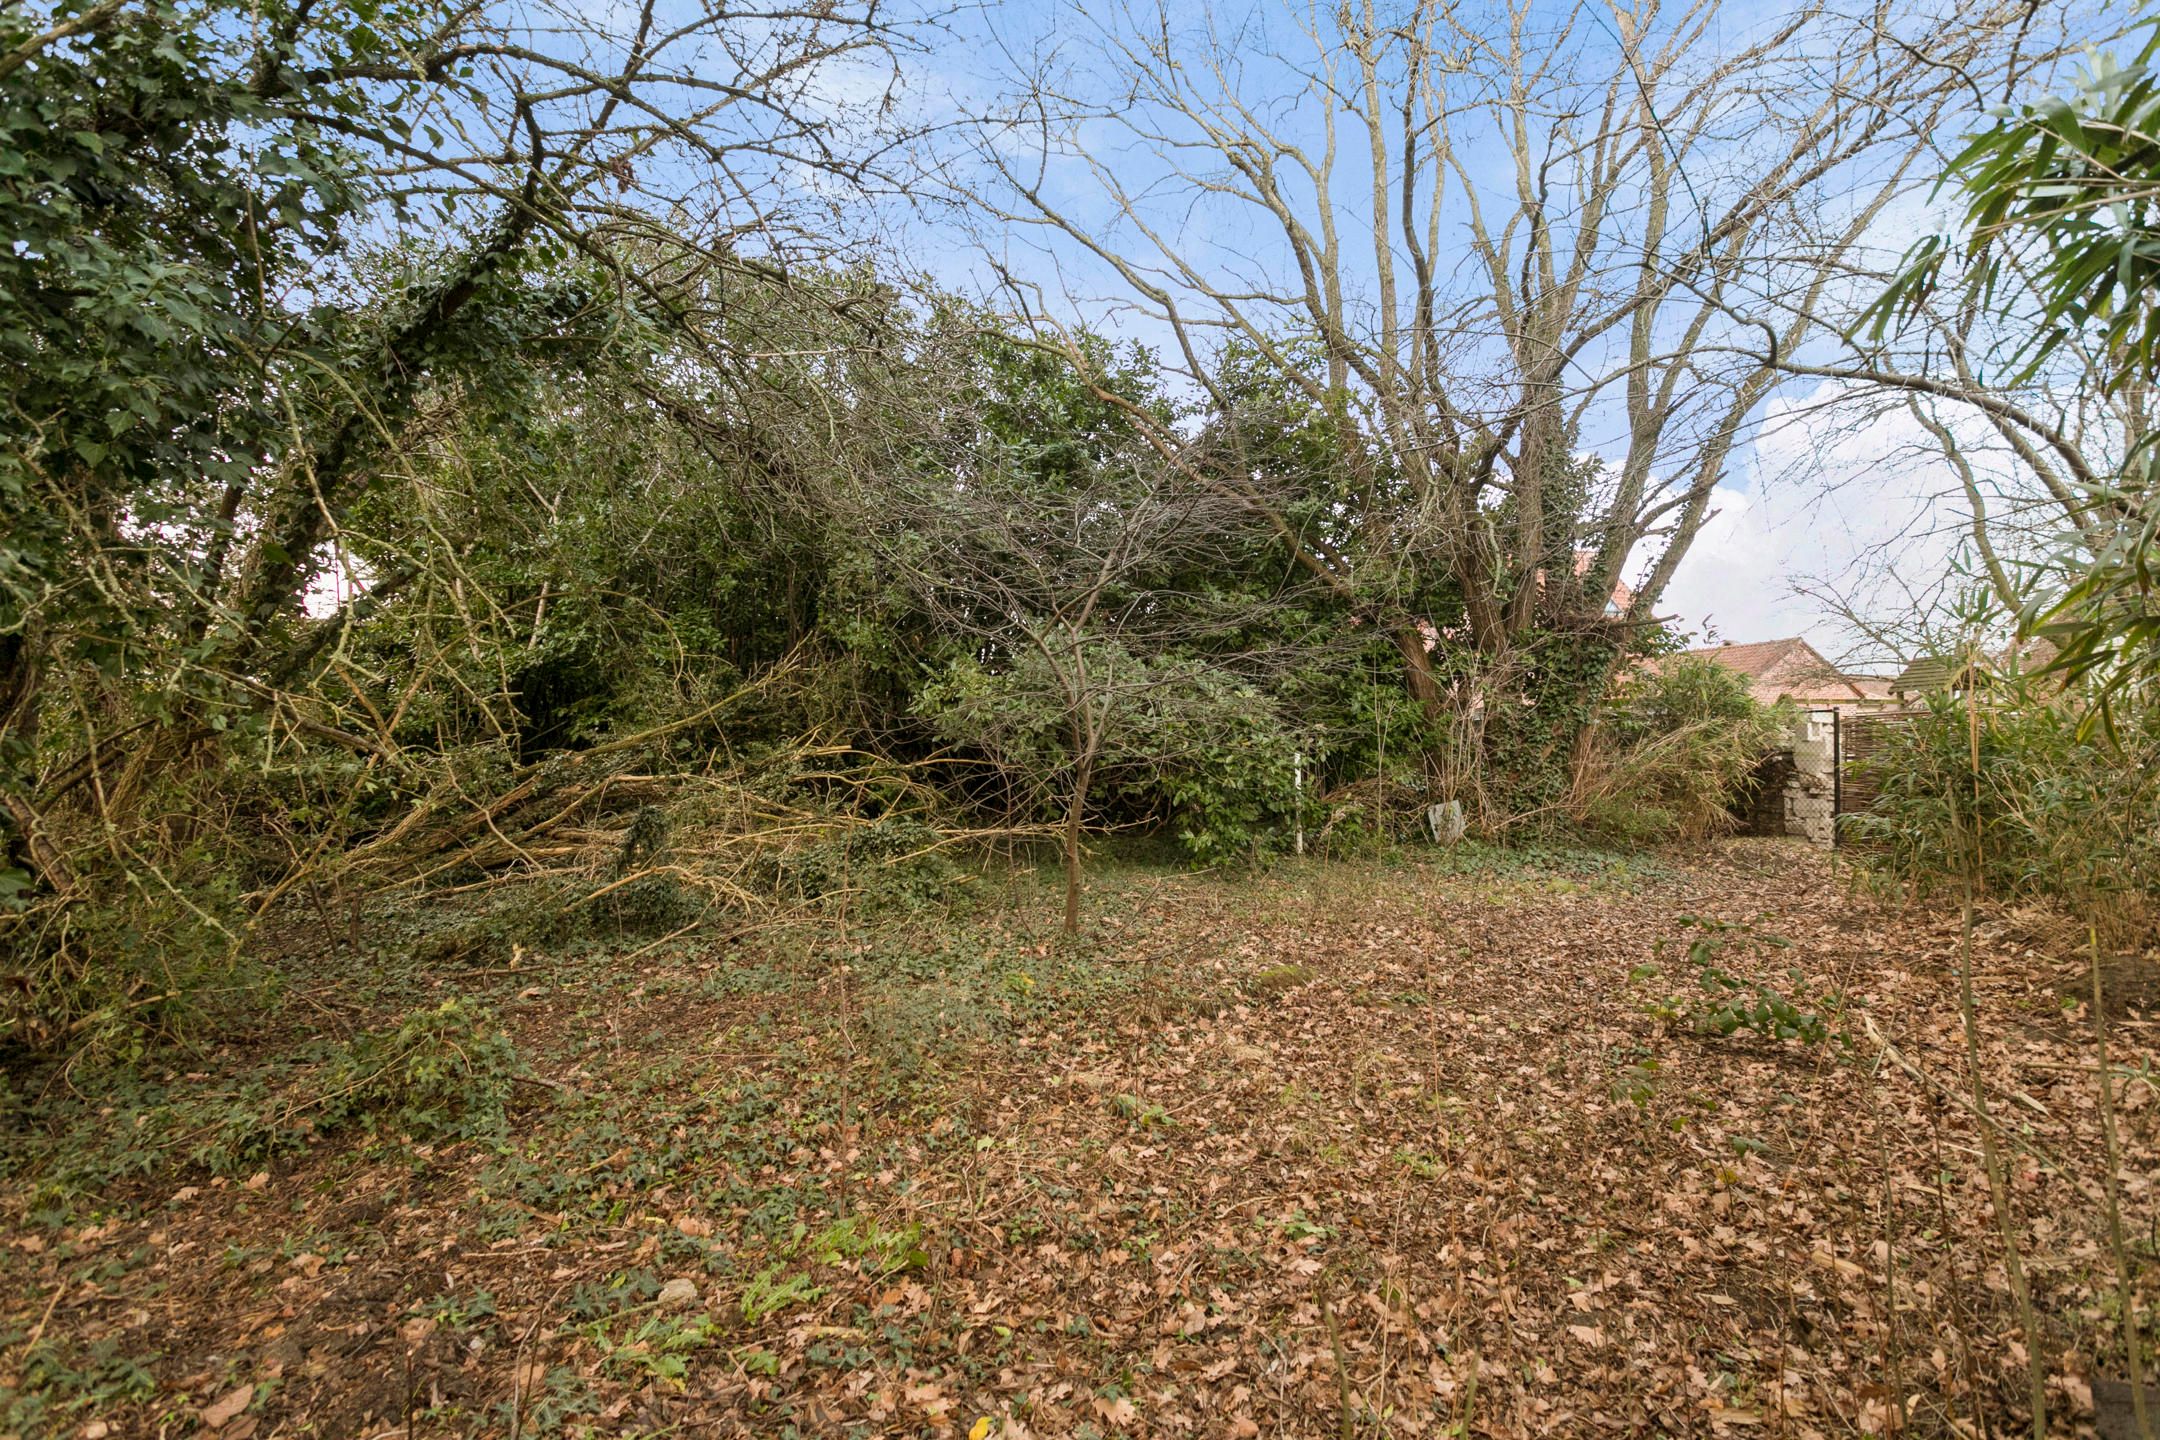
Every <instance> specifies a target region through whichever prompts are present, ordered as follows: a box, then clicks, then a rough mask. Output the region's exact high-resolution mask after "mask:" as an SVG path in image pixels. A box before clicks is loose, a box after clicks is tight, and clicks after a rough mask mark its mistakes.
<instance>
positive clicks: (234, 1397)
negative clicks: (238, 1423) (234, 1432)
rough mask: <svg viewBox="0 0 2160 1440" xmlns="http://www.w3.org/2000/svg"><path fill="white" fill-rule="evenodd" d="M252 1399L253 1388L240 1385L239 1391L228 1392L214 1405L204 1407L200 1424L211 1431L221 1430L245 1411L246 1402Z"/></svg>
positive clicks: (253, 1395) (253, 1396)
mask: <svg viewBox="0 0 2160 1440" xmlns="http://www.w3.org/2000/svg"><path fill="white" fill-rule="evenodd" d="M254 1398H255V1387H254V1386H253V1385H242V1386H241V1387H240V1388H239V1389H237V1390H233V1391H230V1392H228V1393H227V1394H226V1396H225V1398H224V1399H222V1400H220V1401H218V1402H217V1403H216V1404H215V1405H206V1406H204V1407H203V1412H202V1422H203V1424H205V1425H207V1426H209V1427H210V1428H211V1429H212V1430H222V1429H224V1428H225V1425H226V1423H227V1422H228V1421H230V1420H231V1419H233V1417H234V1416H236V1415H238V1414H239V1413H240V1412H241V1411H243V1410H245V1409H247V1407H248V1402H249V1401H250V1400H253V1399H254Z"/></svg>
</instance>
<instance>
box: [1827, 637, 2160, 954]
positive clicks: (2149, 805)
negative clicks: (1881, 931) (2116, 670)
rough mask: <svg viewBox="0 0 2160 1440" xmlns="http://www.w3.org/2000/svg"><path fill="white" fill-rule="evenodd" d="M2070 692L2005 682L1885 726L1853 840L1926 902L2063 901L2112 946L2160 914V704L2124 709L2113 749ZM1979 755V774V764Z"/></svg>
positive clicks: (2143, 930) (1853, 820) (1939, 701)
mask: <svg viewBox="0 0 2160 1440" xmlns="http://www.w3.org/2000/svg"><path fill="white" fill-rule="evenodd" d="M2083 719H2084V711H2083V708H2082V706H2081V705H2080V703H2079V701H2078V698H2077V697H2076V696H2075V695H2072V694H2064V693H2060V692H2057V693H2052V694H2050V693H2047V692H2046V691H2044V690H2042V689H2041V688H2040V686H2039V685H2038V684H2036V683H2035V682H2033V681H2031V680H2028V679H2024V678H2020V677H2006V678H2003V679H2001V680H2000V681H1999V682H1998V683H1996V684H1995V685H1993V686H1992V687H1991V688H1990V690H1989V691H1988V693H1987V695H1986V698H1985V700H1984V701H1983V703H1979V704H1976V705H1968V704H1967V703H1966V702H1965V701H1964V700H1963V699H1960V698H1957V697H1952V696H1947V695H1946V696H1938V697H1936V698H1934V699H1933V700H1931V701H1930V702H1929V705H1928V708H1927V710H1926V711H1925V713H1922V714H1920V715H1918V716H1916V717H1915V718H1914V719H1913V721H1912V723H1911V724H1910V725H1906V726H1895V727H1890V728H1888V729H1887V731H1886V734H1885V737H1884V744H1883V747H1882V749H1881V750H1880V751H1878V752H1877V753H1876V754H1874V755H1872V756H1870V757H1869V759H1868V760H1867V762H1866V766H1867V770H1868V771H1869V772H1870V773H1871V774H1872V777H1873V778H1874V780H1875V782H1876V784H1877V785H1878V787H1879V789H1878V791H1877V794H1876V797H1875V800H1874V801H1873V803H1872V804H1871V805H1870V807H1869V809H1868V810H1867V811H1866V812H1865V813H1864V814H1860V815H1855V816H1852V817H1850V818H1849V819H1848V820H1847V821H1846V824H1847V826H1848V827H1849V832H1848V833H1849V834H1850V835H1851V836H1852V837H1853V839H1855V840H1856V841H1858V842H1860V844H1861V847H1862V851H1863V853H1865V854H1868V855H1869V857H1870V858H1869V864H1870V865H1871V866H1872V868H1873V869H1874V870H1875V872H1876V873H1877V874H1878V875H1880V876H1882V877H1884V878H1887V879H1890V880H1893V881H1895V882H1897V883H1900V884H1902V885H1905V886H1907V887H1909V888H1911V889H1912V890H1914V891H1916V892H1918V893H1922V894H1925V893H1929V892H1931V891H1933V892H1955V891H1956V890H1957V889H1958V888H1959V887H1960V886H1961V885H1962V883H1963V878H1964V876H1965V875H1966V874H1967V873H1971V874H1972V876H1973V879H1974V882H1975V888H1976V889H1977V891H1978V892H1979V893H1980V894H1982V895H1983V896H1987V897H1991V898H1994V899H1998V900H2011V901H2029V900H2052V901H2057V902H2068V903H2070V904H2073V905H2075V906H2077V907H2078V908H2079V909H2080V911H2081V912H2082V913H2083V914H2084V915H2086V916H2088V917H2090V918H2091V919H2092V920H2093V921H2094V922H2095V923H2098V924H2099V925H2100V926H2101V928H2102V930H2103V932H2104V933H2106V934H2107V935H2108V936H2109V937H2110V938H2123V937H2130V936H2135V935H2138V934H2149V933H2150V931H2151V926H2152V924H2153V923H2154V920H2155V918H2156V916H2160V825H2156V824H2155V823H2154V817H2155V816H2156V815H2160V707H2153V706H2147V707H2145V708H2143V709H2141V710H2127V709H2126V710H2120V711H2119V712H2118V715H2117V721H2116V724H2117V730H2116V735H2115V737H2114V739H2112V740H2110V739H2109V738H2107V737H2106V736H2105V734H2104V733H2092V732H2093V727H2089V726H2085V725H2083V724H2082V721H2083ZM1976 755H1977V758H1978V765H1977V768H1976V767H1975V764H1974V760H1975V756H1976Z"/></svg>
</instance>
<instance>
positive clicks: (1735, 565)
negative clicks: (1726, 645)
mask: <svg viewBox="0 0 2160 1440" xmlns="http://www.w3.org/2000/svg"><path fill="white" fill-rule="evenodd" d="M1955 488H1956V479H1955V477H1954V476H1953V475H1952V474H1951V473H1950V472H1949V471H1948V469H1947V467H1946V465H1945V463H1944V461H1943V460H1942V458H1941V457H1940V455H1939V454H1938V453H1936V452H1935V451H1934V450H1933V447H1932V444H1931V442H1930V439H1929V436H1928V434H1927V431H1926V430H1925V429H1924V428H1923V427H1922V426H1921V425H1920V423H1919V421H1918V420H1916V419H1915V418H1914V417H1913V416H1912V415H1911V414H1910V413H1909V412H1908V411H1906V410H1905V409H1904V408H1902V406H1888V405H1885V404H1884V403H1883V402H1881V401H1880V400H1872V401H1871V400H1864V399H1856V398H1854V397H1852V396H1850V395H1848V394H1845V393H1844V392H1841V391H1840V390H1838V389H1837V388H1836V387H1834V386H1831V385H1827V384H1826V385H1824V386H1821V387H1819V388H1818V389H1816V390H1815V391H1814V392H1813V393H1811V394H1805V395H1792V396H1787V397H1780V398H1778V399H1776V400H1773V401H1772V402H1771V403H1770V405H1769V406H1768V408H1767V410H1766V413H1765V415H1764V420H1763V426H1762V430H1761V432H1760V433H1759V435H1758V437H1757V439H1756V442H1755V445H1754V447H1753V450H1752V454H1751V456H1750V463H1749V464H1748V465H1746V466H1745V467H1744V470H1743V473H1742V474H1741V476H1740V477H1739V478H1738V483H1734V484H1729V485H1725V486H1720V487H1719V488H1718V490H1717V492H1716V495H1715V499H1714V502H1713V509H1714V511H1715V513H1714V514H1713V515H1712V516H1711V518H1710V519H1709V520H1707V521H1706V522H1705V523H1704V525H1703V528H1702V532H1701V533H1700V534H1699V535H1698V536H1697V537H1696V540H1695V544H1694V545H1693V546H1692V547H1691V548H1690V549H1689V551H1688V554H1687V556H1686V558H1685V559H1683V560H1682V561H1681V563H1680V567H1679V569H1678V570H1677V571H1676V572H1675V574H1674V577H1673V583H1672V584H1671V585H1670V586H1669V587H1668V588H1667V589H1666V592H1665V595H1664V597H1663V599H1662V601H1661V602H1660V604H1659V605H1658V613H1659V614H1661V615H1671V616H1675V617H1677V619H1678V621H1679V623H1680V625H1681V626H1682V627H1683V628H1685V629H1690V630H1694V631H1696V632H1697V633H1705V632H1708V633H1712V634H1714V635H1715V636H1716V638H1717V639H1719V640H1723V641H1732V642H1745V641H1751V640H1772V639H1778V638H1781V637H1783V636H1787V635H1804V636H1806V637H1807V638H1808V639H1809V640H1810V641H1811V642H1812V643H1813V644H1814V645H1815V646H1816V648H1818V649H1820V650H1822V651H1823V652H1824V653H1825V654H1827V655H1830V656H1832V657H1852V656H1855V655H1860V656H1866V654H1867V652H1868V650H1869V649H1870V647H1869V646H1868V645H1866V644H1865V643H1864V642H1863V639H1862V637H1861V636H1860V635H1859V634H1858V633H1857V632H1856V631H1855V630H1854V629H1853V627H1852V626H1851V625H1850V624H1849V623H1848V622H1847V620H1846V619H1845V617H1844V616H1843V615H1842V614H1840V613H1839V605H1838V603H1837V602H1838V601H1843V602H1844V603H1845V604H1846V605H1849V606H1851V607H1853V608H1854V609H1857V610H1859V611H1861V612H1862V613H1863V614H1865V615H1867V616H1868V617H1869V619H1870V620H1872V621H1883V622H1888V623H1890V624H1891V625H1892V626H1894V627H1900V628H1901V627H1902V624H1903V623H1906V622H1910V621H1911V620H1912V619H1913V618H1914V610H1915V606H1916V605H1917V604H1919V603H1921V602H1919V601H1917V600H1916V599H1915V597H1916V596H1925V595H1928V594H1930V593H1932V592H1933V591H1934V590H1935V588H1936V587H1937V586H1938V585H1939V584H1940V582H1941V581H1942V579H1943V577H1944V576H1945V575H1946V574H1948V573H1949V571H1950V569H1951V562H1952V558H1953V556H1954V555H1955V553H1956V551H1957V549H1958V545H1959V539H1960V527H1961V526H1962V524H1963V523H1964V515H1963V510H1962V507H1961V506H1960V505H1958V504H1957V503H1956V502H1955V501H1954V500H1953V499H1952V498H1951V494H1952V492H1953V491H1954V490H1955ZM1869 658H1879V656H1878V657H1869Z"/></svg>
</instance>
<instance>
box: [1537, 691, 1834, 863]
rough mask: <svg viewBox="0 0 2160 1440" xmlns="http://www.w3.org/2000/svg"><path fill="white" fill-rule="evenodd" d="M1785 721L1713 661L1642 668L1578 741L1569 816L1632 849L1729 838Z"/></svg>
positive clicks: (1779, 710) (1781, 713) (1783, 715)
mask: <svg viewBox="0 0 2160 1440" xmlns="http://www.w3.org/2000/svg"><path fill="white" fill-rule="evenodd" d="M1791 721H1792V716H1791V715H1790V713H1789V712H1787V711H1786V710H1784V709H1783V708H1773V707H1771V706H1766V705H1762V704H1760V703H1758V702H1757V701H1756V700H1755V699H1754V698H1753V697H1752V696H1750V695H1749V694H1748V689H1747V681H1746V680H1745V679H1743V678H1742V677H1741V676H1740V675H1739V674H1738V673H1737V672H1736V671H1733V670H1730V669H1727V668H1726V667H1725V666H1723V665H1720V664H1718V663H1716V662H1715V661H1712V660H1706V659H1702V658H1700V657H1697V656H1690V655H1675V656H1671V657H1668V658H1666V659H1664V660H1662V661H1660V662H1659V663H1657V664H1656V665H1654V666H1644V667H1643V668H1641V669H1639V670H1637V671H1635V672H1634V673H1632V674H1630V675H1628V676H1627V677H1626V678H1624V679H1623V680H1622V681H1621V683H1620V684H1619V686H1618V687H1617V688H1616V690H1615V692H1614V695H1613V697H1612V700H1611V702H1610V703H1609V704H1608V705H1607V706H1606V707H1605V709H1604V711H1603V712H1602V713H1601V714H1600V715H1599V717H1598V720H1597V722H1596V723H1595V724H1594V725H1593V727H1592V728H1591V730H1590V732H1589V733H1588V735H1587V736H1586V738H1585V739H1584V742H1583V748H1582V752H1581V754H1580V756H1579V757H1578V764H1577V766H1576V772H1575V783H1574V788H1573V790H1572V792H1571V794H1570V796H1569V801H1568V804H1569V811H1570V814H1571V817H1572V818H1573V819H1574V820H1575V821H1576V822H1577V823H1578V824H1580V825H1582V826H1583V827H1584V828H1585V829H1588V830H1590V831H1592V832H1594V833H1597V834H1601V835H1605V836H1608V837H1611V838H1613V839H1617V840H1624V841H1631V842H1647V841H1655V840H1663V839H1679V840H1700V839H1705V838H1707V837H1709V836H1712V835H1716V834H1720V833H1723V832H1725V831H1728V830H1730V829H1731V828H1732V827H1733V824H1734V817H1733V810H1732V806H1733V802H1734V801H1735V800H1736V799H1737V798H1738V797H1739V796H1740V794H1741V792H1742V791H1743V789H1744V788H1745V786H1746V784H1747V780H1748V777H1749V776H1750V775H1751V774H1752V773H1753V772H1754V769H1755V767H1756V765H1757V764H1759V763H1760V762H1761V760H1762V758H1763V756H1764V755H1766V754H1767V753H1769V752H1770V751H1772V750H1774V749H1776V748H1778V747H1779V745H1780V744H1782V743H1783V739H1784V736H1785V734H1786V732H1787V730H1788V729H1789V728H1790V725H1791Z"/></svg>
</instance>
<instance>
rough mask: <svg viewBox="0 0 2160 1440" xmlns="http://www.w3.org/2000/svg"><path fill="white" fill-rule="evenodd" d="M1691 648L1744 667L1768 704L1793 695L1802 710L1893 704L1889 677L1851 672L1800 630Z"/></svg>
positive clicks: (1757, 695) (1698, 655)
mask: <svg viewBox="0 0 2160 1440" xmlns="http://www.w3.org/2000/svg"><path fill="white" fill-rule="evenodd" d="M1687 653H1688V654H1690V655H1692V656H1695V657H1696V658H1698V659H1702V660H1713V661H1715V662H1717V663H1718V664H1720V665H1723V666H1724V667H1725V668H1726V669H1728V670H1737V671H1739V672H1740V674H1741V675H1742V676H1744V677H1745V678H1746V680H1747V682H1748V693H1749V694H1751V695H1753V696H1754V697H1755V698H1756V699H1757V700H1758V701H1760V702H1761V703H1763V704H1765V705H1775V704H1777V703H1778V702H1779V701H1780V700H1790V701H1792V702H1793V703H1794V704H1795V705H1798V706H1800V707H1801V708H1803V709H1806V708H1808V707H1810V706H1824V707H1835V708H1838V709H1854V708H1857V707H1861V706H1869V707H1873V706H1880V705H1888V704H1890V703H1891V682H1890V681H1888V680H1884V679H1878V678H1876V677H1875V676H1872V675H1848V674H1847V673H1845V672H1844V671H1843V670H1840V669H1839V668H1838V667H1837V666H1835V665H1833V664H1831V663H1830V662H1829V661H1828V660H1826V659H1824V658H1823V655H1822V652H1821V651H1819V650H1817V649H1816V648H1815V647H1814V646H1813V645H1810V644H1808V642H1807V641H1805V640H1803V639H1801V638H1800V637H1799V636H1797V635H1794V636H1790V637H1788V638H1786V639H1784V640H1758V641H1755V642H1754V643H1752V644H1748V645H1712V646H1710V647H1709V648H1707V649H1703V650H1690V651H1688V652H1687Z"/></svg>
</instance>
